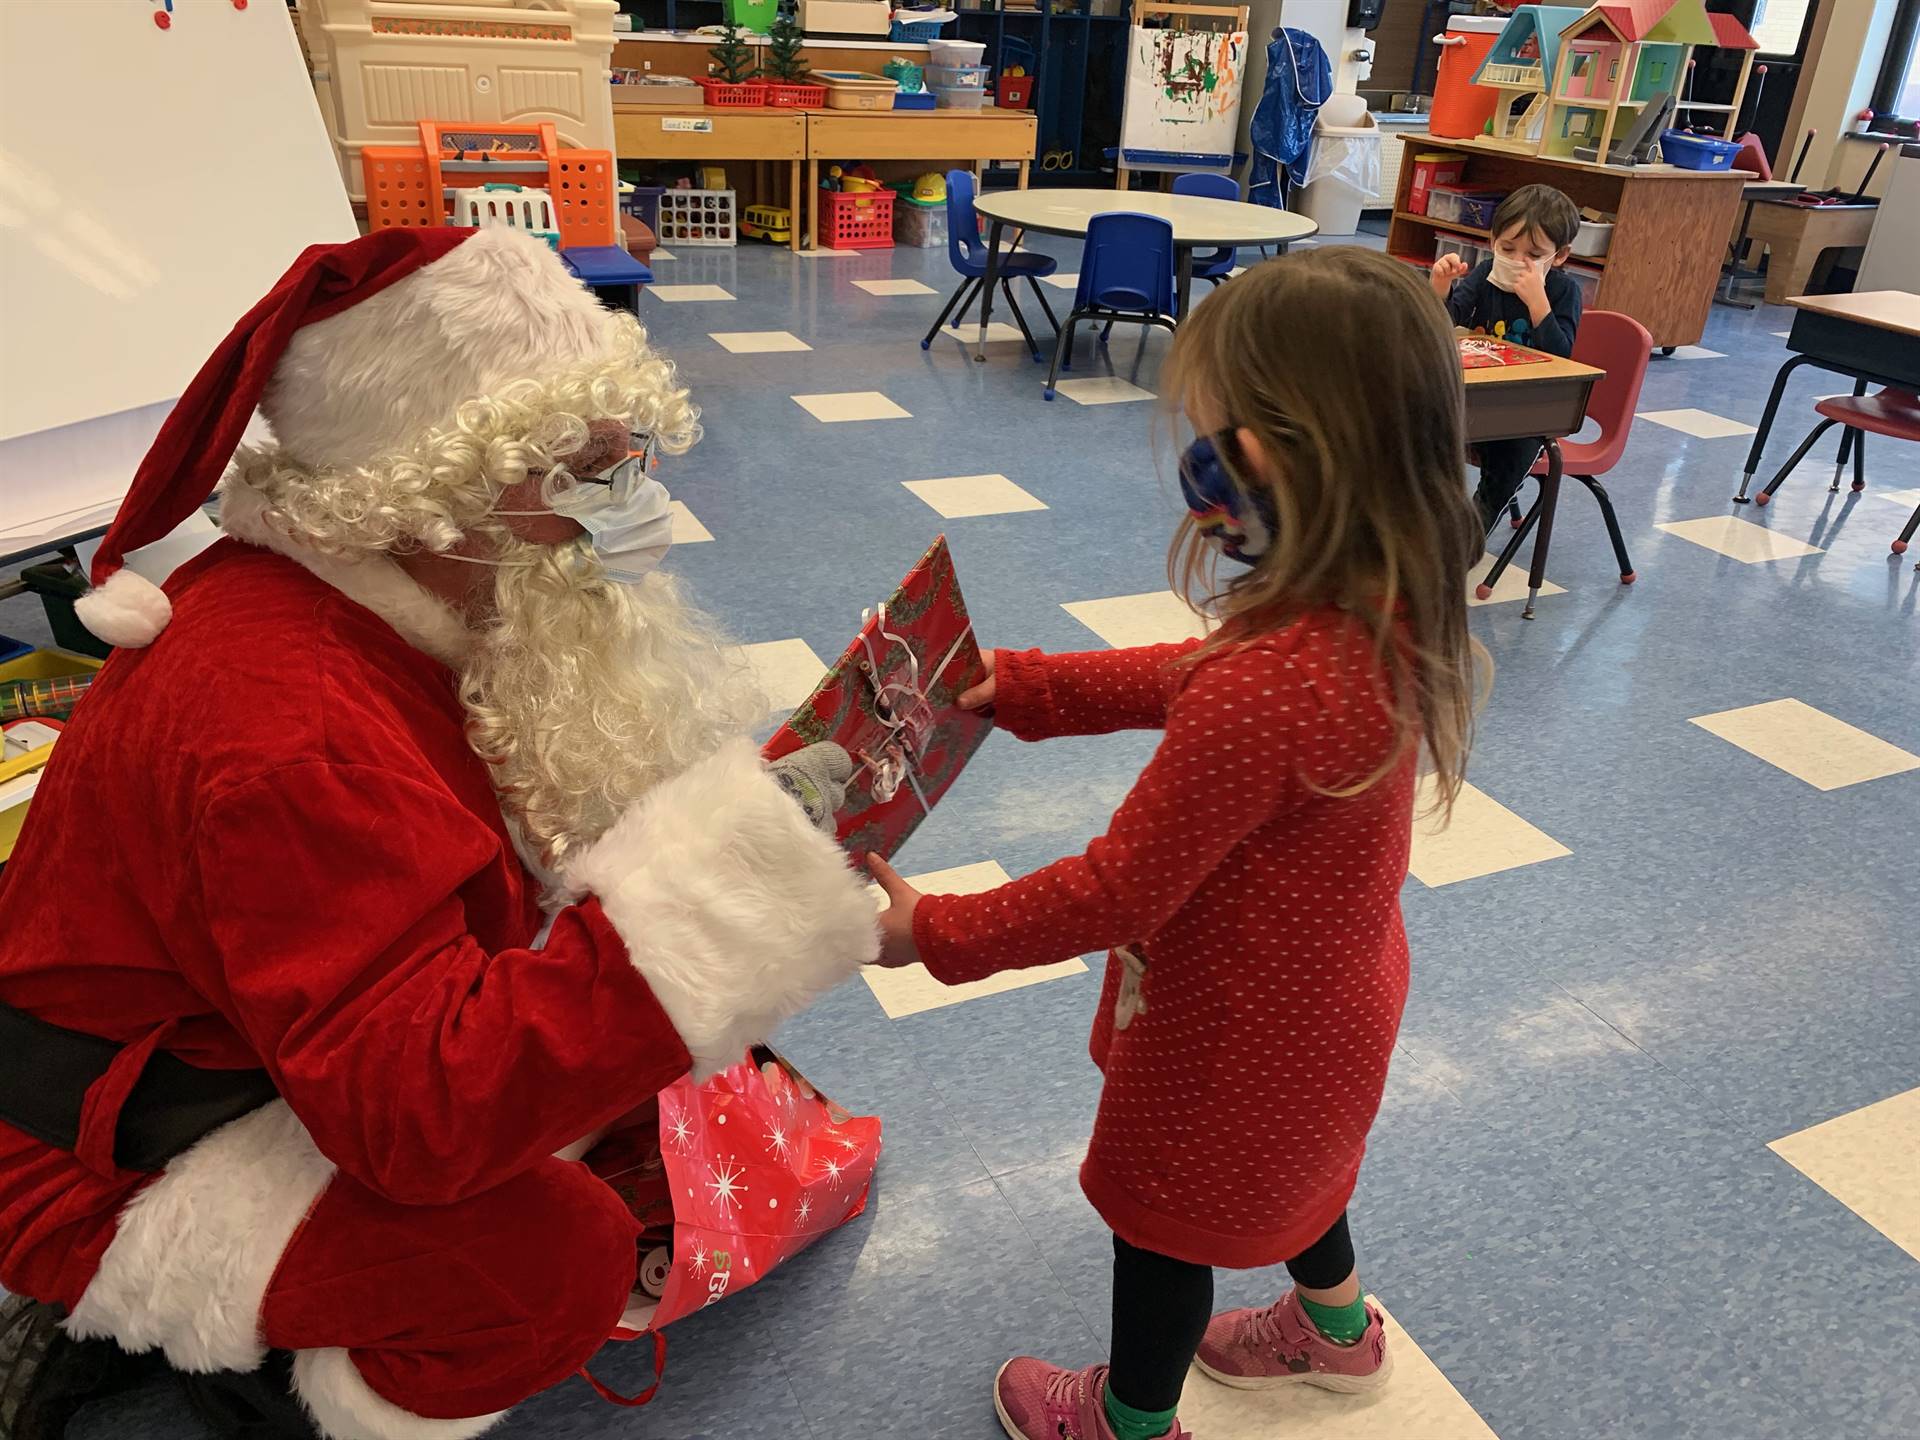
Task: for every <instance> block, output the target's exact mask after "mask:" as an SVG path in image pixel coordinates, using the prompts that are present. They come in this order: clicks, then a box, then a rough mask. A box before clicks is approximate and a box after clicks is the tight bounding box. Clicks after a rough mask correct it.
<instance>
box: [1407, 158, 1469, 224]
mask: <svg viewBox="0 0 1920 1440" xmlns="http://www.w3.org/2000/svg"><path fill="white" fill-rule="evenodd" d="M1466 174H1467V159H1466V157H1465V156H1464V155H1448V154H1446V153H1444V152H1441V151H1432V150H1429V151H1427V152H1426V153H1424V154H1420V155H1416V156H1414V157H1413V179H1412V181H1411V182H1410V183H1409V184H1408V186H1407V213H1408V214H1409V215H1424V214H1426V213H1427V197H1428V196H1429V195H1430V194H1432V192H1433V187H1434V186H1436V185H1451V186H1454V187H1455V188H1458V186H1459V184H1460V182H1461V181H1462V180H1463V179H1465V178H1466Z"/></svg>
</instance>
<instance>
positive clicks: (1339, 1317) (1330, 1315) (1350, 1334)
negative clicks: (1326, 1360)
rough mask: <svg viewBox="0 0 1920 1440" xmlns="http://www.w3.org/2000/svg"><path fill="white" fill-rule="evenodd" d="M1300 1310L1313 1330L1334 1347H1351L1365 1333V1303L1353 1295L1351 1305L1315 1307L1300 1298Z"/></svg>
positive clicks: (1304, 1298) (1360, 1297)
mask: <svg viewBox="0 0 1920 1440" xmlns="http://www.w3.org/2000/svg"><path fill="white" fill-rule="evenodd" d="M1300 1308H1301V1309H1302V1310H1304V1311H1306V1312H1307V1319H1309V1320H1311V1321H1312V1322H1313V1328H1314V1329H1316V1330H1318V1331H1319V1332H1320V1333H1321V1334H1322V1335H1324V1336H1325V1337H1326V1338H1327V1339H1329V1340H1331V1341H1332V1342H1333V1343H1334V1344H1336V1345H1351V1344H1353V1342H1354V1341H1356V1340H1358V1339H1359V1338H1360V1337H1361V1336H1362V1335H1364V1334H1366V1333H1367V1302H1366V1299H1365V1298H1364V1297H1363V1296H1359V1295H1355V1296H1354V1297H1353V1303H1352V1304H1351V1305H1316V1304H1315V1303H1314V1302H1313V1301H1311V1300H1309V1299H1307V1297H1306V1296H1304V1295H1302V1296H1301V1297H1300Z"/></svg>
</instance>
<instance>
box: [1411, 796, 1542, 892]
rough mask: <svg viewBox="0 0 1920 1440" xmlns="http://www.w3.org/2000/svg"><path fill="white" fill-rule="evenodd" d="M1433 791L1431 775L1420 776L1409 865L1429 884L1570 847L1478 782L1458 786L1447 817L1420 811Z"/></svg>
mask: <svg viewBox="0 0 1920 1440" xmlns="http://www.w3.org/2000/svg"><path fill="white" fill-rule="evenodd" d="M1433 797H1434V784H1433V780H1432V777H1430V776H1428V777H1423V778H1422V779H1421V781H1420V790H1419V795H1418V796H1417V798H1416V799H1415V801H1414V807H1415V818H1414V822H1413V856H1412V859H1411V860H1410V861H1409V862H1408V864H1407V869H1408V870H1409V871H1411V872H1412V874H1413V878H1414V879H1416V880H1418V881H1419V882H1420V883H1421V884H1422V885H1425V886H1426V887H1427V888H1428V889H1438V888H1439V887H1440V886H1442V885H1453V884H1456V883H1458V882H1459V881H1461V880H1473V879H1477V878H1478V877H1480V876H1482V875H1495V874H1498V873H1499V872H1500V871H1502V870H1517V869H1518V868H1519V867H1520V866H1522V865H1537V864H1539V863H1540V862H1541V861H1542V860H1557V859H1559V858H1560V857H1561V856H1563V855H1571V854H1572V853H1573V852H1572V851H1571V850H1569V849H1567V847H1566V846H1564V845H1562V844H1561V843H1560V842H1559V841H1558V840H1556V839H1554V838H1553V837H1552V836H1551V835H1549V834H1547V833H1546V832H1545V831H1544V830H1541V829H1539V828H1538V827H1536V826H1534V825H1532V824H1530V823H1528V822H1527V821H1525V820H1522V819H1521V818H1520V817H1519V816H1518V815H1516V814H1514V813H1513V811H1511V810H1509V809H1507V807H1506V806H1504V805H1502V804H1501V803H1500V802H1499V801H1498V800H1495V799H1494V798H1493V797H1492V796H1491V795H1489V794H1487V792H1486V791H1484V790H1482V789H1480V788H1479V787H1478V786H1476V785H1462V786H1461V787H1460V795H1459V798H1458V799H1456V800H1455V801H1454V803H1453V819H1452V821H1451V822H1448V821H1447V819H1446V817H1445V816H1444V815H1427V814H1423V813H1422V812H1424V811H1426V810H1427V808H1428V807H1429V806H1431V805H1432V803H1433Z"/></svg>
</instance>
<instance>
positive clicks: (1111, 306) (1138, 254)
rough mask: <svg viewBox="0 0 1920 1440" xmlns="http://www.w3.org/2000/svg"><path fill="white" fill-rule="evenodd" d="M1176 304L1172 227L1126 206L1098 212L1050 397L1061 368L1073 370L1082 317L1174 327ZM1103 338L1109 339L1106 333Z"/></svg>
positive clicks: (1050, 380) (1109, 324) (1058, 348)
mask: <svg viewBox="0 0 1920 1440" xmlns="http://www.w3.org/2000/svg"><path fill="white" fill-rule="evenodd" d="M1175 308H1176V307H1175V301H1174V288H1173V226H1172V225H1171V224H1169V223H1168V222H1167V221H1165V220H1162V219H1160V218H1159V217H1158V216H1157V215H1136V214H1134V213H1132V212H1131V211H1126V210H1111V211H1108V212H1107V213H1106V214H1104V215H1096V216H1094V217H1093V221H1092V223H1091V224H1089V225H1088V226H1087V243H1086V248H1085V249H1084V250H1083V251H1082V252H1081V256H1080V287H1079V289H1077V290H1076V291H1074V295H1073V312H1072V313H1071V314H1069V315H1068V316H1067V323H1066V325H1065V326H1064V327H1063V328H1062V329H1061V331H1060V338H1059V340H1057V341H1056V342H1055V343H1054V347H1053V368H1052V369H1051V370H1049V371H1048V372H1047V388H1046V398H1047V399H1049V400H1051V399H1053V387H1054V381H1055V380H1056V379H1057V378H1058V377H1059V374H1060V372H1061V371H1062V370H1071V369H1072V368H1073V327H1074V326H1076V325H1078V324H1080V323H1081V322H1082V321H1090V322H1092V323H1094V324H1100V323H1103V322H1104V324H1105V325H1106V329H1107V330H1108V331H1110V330H1112V329H1113V327H1114V325H1115V323H1116V322H1124V323H1126V324H1129V325H1159V326H1161V327H1163V328H1165V329H1167V330H1171V329H1173V328H1174V322H1175V319H1176V316H1175ZM1100 338H1101V339H1102V340H1103V341H1104V340H1105V339H1106V332H1105V331H1103V332H1102V333H1101V336H1100ZM1063 362H1064V363H1063Z"/></svg>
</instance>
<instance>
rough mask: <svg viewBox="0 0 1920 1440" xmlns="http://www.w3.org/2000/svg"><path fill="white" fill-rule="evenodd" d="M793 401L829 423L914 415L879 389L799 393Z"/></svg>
mask: <svg viewBox="0 0 1920 1440" xmlns="http://www.w3.org/2000/svg"><path fill="white" fill-rule="evenodd" d="M793 403H794V404H796V405H798V406H799V407H800V408H801V409H802V410H804V411H806V412H807V413H808V414H809V415H811V416H813V418H814V419H816V420H819V421H823V422H824V423H826V424H828V425H840V424H844V423H845V422H846V421H849V420H910V419H912V418H913V417H912V416H911V415H909V414H908V413H907V412H906V411H905V410H902V409H901V408H900V407H899V406H898V405H896V404H894V403H893V401H891V400H889V399H888V398H887V397H886V396H884V395H882V394H881V393H880V392H879V391H878V390H846V391H842V392H840V393H838V394H831V395H796V396H794V397H793Z"/></svg>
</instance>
